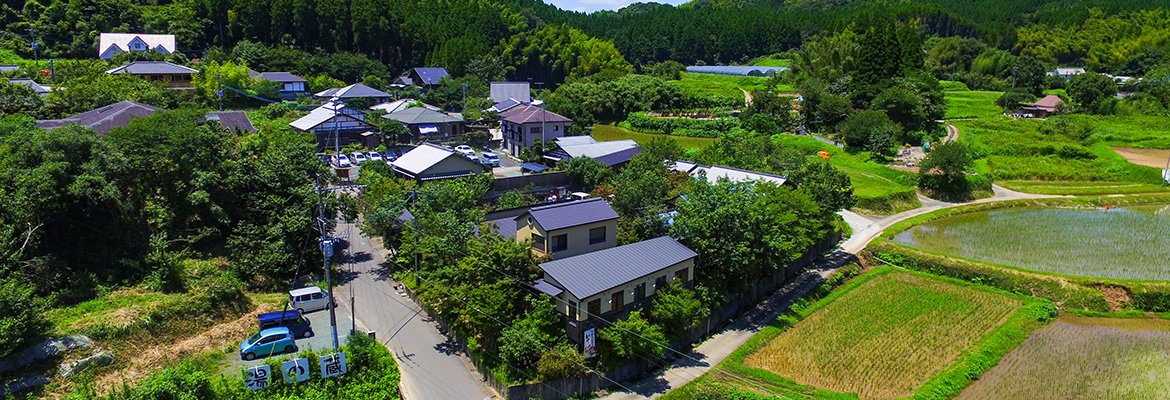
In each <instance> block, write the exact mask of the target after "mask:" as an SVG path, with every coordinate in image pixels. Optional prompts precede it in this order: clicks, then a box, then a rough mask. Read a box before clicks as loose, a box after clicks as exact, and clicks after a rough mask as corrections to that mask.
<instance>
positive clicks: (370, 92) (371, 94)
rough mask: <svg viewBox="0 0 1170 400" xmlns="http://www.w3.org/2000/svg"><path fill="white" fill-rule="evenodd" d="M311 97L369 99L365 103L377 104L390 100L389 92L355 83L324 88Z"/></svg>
mask: <svg viewBox="0 0 1170 400" xmlns="http://www.w3.org/2000/svg"><path fill="white" fill-rule="evenodd" d="M313 97H317V98H322V99H331V100H341V101H346V100H353V99H369V101H370V102H369V103H367V104H378V103H385V102H387V101H390V98H391V97H392V96H390V94H389V93H386V92H383V91H381V90H378V89H374V88H372V87H369V86H366V85H363V84H360V83H355V84H352V85H349V86H346V87H343V88H334V89H326V90H322V91H320V92H317V93H315V94H313Z"/></svg>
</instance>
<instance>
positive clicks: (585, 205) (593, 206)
mask: <svg viewBox="0 0 1170 400" xmlns="http://www.w3.org/2000/svg"><path fill="white" fill-rule="evenodd" d="M524 215H531V216H532V218H533V219H535V220H536V223H538V224H540V227H541V228H544V230H545V231H546V232H547V231H555V230H557V229H564V228H570V227H574V226H580V225H585V224H592V223H594V222H601V221H608V220H611V219H617V218H618V214H617V212H615V211H614V210H613V207H610V206H609V203H606V202H605V199H602V198H594V199H589V200H581V201H569V202H564V203H557V204H550V205H547V206H540V207H533V208H532V209H531V210H528V212H527V213H525V214H521V215H520V216H519V217H516V218H517V219H519V218H523V217H524Z"/></svg>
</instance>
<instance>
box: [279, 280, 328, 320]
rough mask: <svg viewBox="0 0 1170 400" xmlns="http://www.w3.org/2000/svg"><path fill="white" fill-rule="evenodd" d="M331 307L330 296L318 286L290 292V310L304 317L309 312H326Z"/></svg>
mask: <svg viewBox="0 0 1170 400" xmlns="http://www.w3.org/2000/svg"><path fill="white" fill-rule="evenodd" d="M328 306H329V295H327V294H325V291H324V290H321V288H319V287H316V286H309V287H305V288H300V289H293V290H291V291H289V292H288V309H290V310H297V311H298V312H300V313H301V314H302V315H303V314H304V313H306V312H309V311H317V310H324V309H325V307H328Z"/></svg>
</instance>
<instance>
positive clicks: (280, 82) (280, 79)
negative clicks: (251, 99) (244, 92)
mask: <svg viewBox="0 0 1170 400" xmlns="http://www.w3.org/2000/svg"><path fill="white" fill-rule="evenodd" d="M248 75H251V76H252V78H253V79H256V80H258V81H269V82H274V83H276V84H277V88H276V91H277V97H279V98H280V99H281V100H296V99H297V96H302V95H303V96H308V95H309V90H308V89H306V88H305V83H307V82H308V81H307V80H305V78H301V77H299V76H296V75H293V74H292V73H290V72H256V71H252V70H248Z"/></svg>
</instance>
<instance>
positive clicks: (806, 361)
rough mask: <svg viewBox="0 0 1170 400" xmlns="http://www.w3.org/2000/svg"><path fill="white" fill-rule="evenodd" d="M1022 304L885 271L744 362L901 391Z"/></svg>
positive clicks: (829, 385)
mask: <svg viewBox="0 0 1170 400" xmlns="http://www.w3.org/2000/svg"><path fill="white" fill-rule="evenodd" d="M1021 305H1022V302H1021V300H1019V299H1016V298H1012V297H1008V296H1005V295H1001V294H996V293H992V292H987V291H983V290H979V289H975V288H972V287H968V286H962V285H959V284H954V283H949V282H945V281H941V280H936V279H932V278H928V277H924V276H919V275H913V274H909V273H904V272H891V273H887V274H882V275H879V276H875V277H873V278H872V279H870V280H869V281H866V282H864V283H863V284H861V285H860V286H857V287H855V288H853V289H852V290H850V291H848V292H846V293H844V294H843V295H841V296H840V297H839V298H837V299H836V300H834V301H832V302H831V303H829V304H827V305H825V306H824V308H821V309H819V310H818V311H816V312H814V313H813V314H812V315H809V316H808V317H807V318H805V319H804V320H802V321H800V322H798V323H797V324H795V325H793V326H792V327H790V328H789V329H787V330H785V331H784V332H783V333H781V334H780V335H779V336H776V337H775V338H774V339H772V340H771V341H770V342H769V343H768V344H766V345H764V347H762V348H761V349H760V351H758V352H756V353H754V354H751V355H749V356H748V357H747V358H746V359H745V360H744V365H746V366H749V367H752V368H760V369H764V370H767V371H771V372H774V373H776V374H778V375H780V376H782V377H785V378H789V379H793V380H795V381H796V383H798V384H801V385H811V386H815V387H817V388H821V389H827V390H832V391H835V392H845V393H856V394H858V396H859V397H860V398H862V399H898V398H905V397H909V396H910V395H912V394H913V393H914V391H915V390H916V389H917V388H918V387H919V386H922V385H923V384H924V383H925V382H927V381H928V380H929V379H931V377H933V376H935V375H937V374H938V373H940V372H941V371H942V370H943V369H944V368H947V367H948V366H951V365H952V364H954V363H955V362H956V361H957V360H958V359H959V357H960V356H961V355H962V354H964V353H965V352H969V351H971V350H972V349H973V347H974V346H975V345H976V343H978V342H979V340H980V339H981V338H982V337H984V336H985V335H986V334H988V333H989V332H991V331H992V329H994V328H995V327H996V326H998V325H1000V324H1001V323H1003V322H1004V321H1006V320H1007V319H1008V318H1009V317H1011V316H1012V315H1013V314H1014V313H1015V311H1016V310H1017V309H1018V308H1019V307H1020V306H1021Z"/></svg>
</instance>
